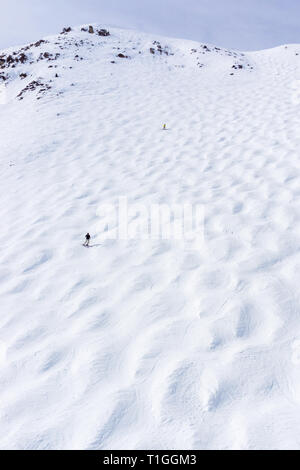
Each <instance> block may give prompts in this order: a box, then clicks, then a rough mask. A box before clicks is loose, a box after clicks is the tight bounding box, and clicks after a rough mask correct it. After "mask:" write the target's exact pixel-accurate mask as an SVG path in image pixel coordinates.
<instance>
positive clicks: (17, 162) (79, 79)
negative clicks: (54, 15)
mask: <svg viewBox="0 0 300 470" xmlns="http://www.w3.org/2000/svg"><path fill="white" fill-rule="evenodd" d="M299 80H300V45H288V46H282V47H278V48H275V49H272V50H266V51H261V52H254V53H245V54H244V53H241V52H237V51H231V50H227V49H223V48H221V47H216V46H212V45H209V44H199V43H196V42H191V41H185V40H178V39H169V38H163V37H154V36H152V35H146V34H142V33H137V32H133V31H128V30H118V29H113V28H112V29H111V28H108V27H107V26H105V25H104V26H103V25H101V26H99V25H92V26H89V25H87V26H83V27H79V28H71V29H69V28H66V29H65V30H64V31H63V32H62V34H59V35H57V36H53V37H48V38H46V39H44V40H40V41H38V42H36V43H34V44H30V45H28V46H24V47H20V48H19V49H18V50H16V49H9V50H5V51H2V52H1V53H0V81H1V82H2V85H1V94H0V99H1V102H2V105H1V106H0V122H1V126H0V141H1V149H0V152H1V160H0V164H1V174H0V178H1V181H0V187H1V200H0V216H1V219H0V220H1V232H0V237H1V247H0V260H1V268H0V280H1V284H0V296H1V303H0V305H1V315H0V365H1V376H0V447H1V448H2V449H7V448H14V449H67V448H68V449H118V448H121V449H128V448H143V449H154V448H155V449H160V448H161V449H176V448H180V449H210V448H218V449H257V448H266V449H273V448H284V449H285V448H289V449H290V448H299V447H300V442H299V439H300V438H299V436H300V360H299V358H300V322H299V318H300V298H299V274H298V268H299V265H300V160H299V148H300V146H299V144H300V134H299V127H300V113H299V111H300V85H299V84H300V82H299ZM164 123H166V125H167V130H166V131H163V130H162V126H163V124H164ZM120 197H123V198H127V200H128V203H129V204H132V205H134V204H135V205H136V204H139V205H140V206H142V207H150V206H151V205H153V204H162V205H165V206H170V205H172V204H183V203H189V204H191V205H201V207H203V210H204V221H203V222H204V225H203V227H204V244H202V245H199V244H197V243H196V241H193V240H191V241H187V240H169V239H160V238H158V239H151V238H150V239H148V240H143V239H139V238H138V237H136V238H132V239H127V240H126V239H122V240H120V239H114V237H113V236H112V237H109V230H112V231H113V230H114V228H115V227H111V226H110V227H108V233H107V234H106V235H107V237H106V238H105V237H103V230H101V229H100V227H101V226H103V220H102V218H101V217H102V215H101V213H99V207H100V206H101V207H103V206H104V205H105V204H110V205H113V204H117V203H118V200H119V198H120ZM100 212H101V211H100ZM130 217H131V219H130V221H131V222H132V221H134V220H135V219H136V214H131V216H130ZM87 231H89V232H90V233H91V235H92V241H91V247H90V248H89V249H86V248H83V247H82V242H83V238H84V235H85V233H86V232H87Z"/></svg>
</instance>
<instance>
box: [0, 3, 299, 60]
mask: <svg viewBox="0 0 300 470" xmlns="http://www.w3.org/2000/svg"><path fill="white" fill-rule="evenodd" d="M0 17H1V22H0V49H4V48H6V47H10V46H16V45H22V44H26V43H28V42H31V41H36V40H38V39H41V38H42V37H44V36H47V35H50V34H56V33H58V32H60V31H61V29H62V28H63V27H64V26H72V25H73V26H75V25H80V24H85V23H99V24H103V25H104V26H111V27H113V26H115V27H119V28H129V29H136V30H140V31H143V32H148V33H153V34H160V35H165V36H171V37H175V38H184V39H193V40H196V41H200V42H208V43H211V44H216V45H218V46H222V47H228V48H232V49H239V50H245V51H247V50H248V51H249V50H260V49H267V48H270V47H275V46H278V45H282V44H287V43H300V0H0Z"/></svg>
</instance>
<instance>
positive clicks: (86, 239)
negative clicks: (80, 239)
mask: <svg viewBox="0 0 300 470" xmlns="http://www.w3.org/2000/svg"><path fill="white" fill-rule="evenodd" d="M90 239H91V236H90V234H89V233H87V234H86V236H85V242H84V244H83V246H89V244H90Z"/></svg>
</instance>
